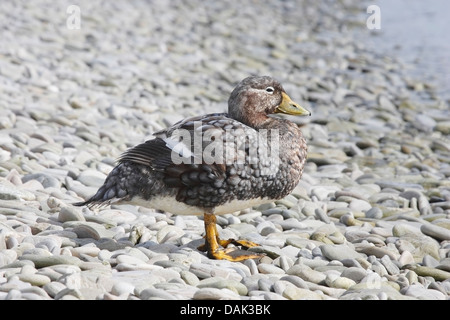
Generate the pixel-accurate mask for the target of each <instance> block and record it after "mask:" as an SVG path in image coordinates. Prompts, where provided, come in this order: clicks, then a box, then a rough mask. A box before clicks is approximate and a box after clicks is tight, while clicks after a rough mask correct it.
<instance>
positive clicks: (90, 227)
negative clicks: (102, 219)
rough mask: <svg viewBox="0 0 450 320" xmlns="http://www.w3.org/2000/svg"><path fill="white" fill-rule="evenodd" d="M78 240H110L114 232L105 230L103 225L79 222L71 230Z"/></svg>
mask: <svg viewBox="0 0 450 320" xmlns="http://www.w3.org/2000/svg"><path fill="white" fill-rule="evenodd" d="M73 232H75V233H76V234H77V236H78V238H92V239H95V240H99V239H101V238H112V237H114V235H115V232H112V231H110V230H107V229H106V228H105V227H104V226H103V225H101V224H98V223H95V222H87V221H86V222H80V223H78V224H76V225H75V227H74V228H73Z"/></svg>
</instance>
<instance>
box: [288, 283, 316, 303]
mask: <svg viewBox="0 0 450 320" xmlns="http://www.w3.org/2000/svg"><path fill="white" fill-rule="evenodd" d="M283 297H285V298H287V299H289V300H322V299H324V296H323V295H320V294H318V293H316V292H314V291H311V290H308V289H303V288H298V287H295V286H293V285H292V286H288V287H287V288H286V289H285V290H284V291H283Z"/></svg>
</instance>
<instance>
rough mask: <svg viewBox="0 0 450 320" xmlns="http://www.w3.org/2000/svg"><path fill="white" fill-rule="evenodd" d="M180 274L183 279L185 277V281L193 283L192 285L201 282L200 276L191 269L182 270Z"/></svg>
mask: <svg viewBox="0 0 450 320" xmlns="http://www.w3.org/2000/svg"><path fill="white" fill-rule="evenodd" d="M180 276H181V279H183V280H184V282H186V284H188V285H191V286H197V285H198V284H199V282H200V280H199V279H198V277H197V276H196V275H195V274H193V273H192V272H190V271H189V270H182V271H181V272H180Z"/></svg>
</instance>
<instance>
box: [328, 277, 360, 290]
mask: <svg viewBox="0 0 450 320" xmlns="http://www.w3.org/2000/svg"><path fill="white" fill-rule="evenodd" d="M327 284H328V285H329V286H330V287H331V288H337V289H345V290H347V289H349V288H350V287H351V286H353V285H355V284H356V282H355V281H353V280H352V279H349V278H346V277H337V278H335V279H333V280H331V281H328V282H327Z"/></svg>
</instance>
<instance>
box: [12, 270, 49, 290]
mask: <svg viewBox="0 0 450 320" xmlns="http://www.w3.org/2000/svg"><path fill="white" fill-rule="evenodd" d="M19 279H20V280H21V281H23V282H28V283H30V284H31V285H33V286H38V287H42V286H44V285H45V284H47V283H50V282H51V280H50V278H49V277H47V276H44V275H41V274H35V273H25V274H19Z"/></svg>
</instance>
